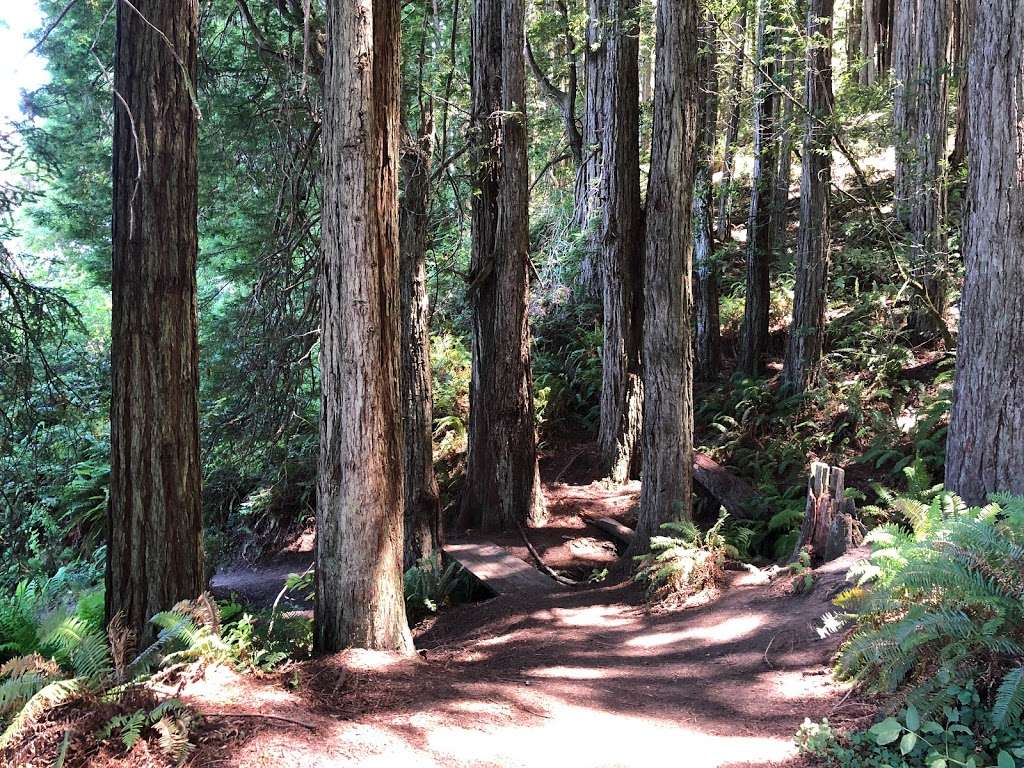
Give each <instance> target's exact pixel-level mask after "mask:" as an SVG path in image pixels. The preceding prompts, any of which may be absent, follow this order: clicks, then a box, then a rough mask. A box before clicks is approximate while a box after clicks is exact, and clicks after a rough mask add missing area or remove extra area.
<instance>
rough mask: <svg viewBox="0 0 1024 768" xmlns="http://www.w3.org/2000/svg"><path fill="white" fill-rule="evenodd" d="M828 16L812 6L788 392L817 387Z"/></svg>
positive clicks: (827, 155) (824, 273) (824, 253)
mask: <svg viewBox="0 0 1024 768" xmlns="http://www.w3.org/2000/svg"><path fill="white" fill-rule="evenodd" d="M832 14H833V0H810V5H809V6H808V10H807V74H806V82H805V92H806V99H807V117H806V120H805V128H804V143H803V166H802V173H801V177H800V230H799V235H798V240H797V252H796V287H795V289H794V291H793V293H794V296H793V299H794V301H793V321H792V323H791V324H790V329H789V340H788V345H787V347H786V360H785V364H784V366H783V375H782V379H783V383H784V384H785V385H786V386H788V387H789V389H790V390H791V391H792V392H803V391H805V390H807V389H808V388H809V387H812V386H814V385H815V383H816V382H817V378H818V373H819V370H820V365H821V352H822V347H823V345H824V337H825V309H826V307H827V288H828V272H829V261H830V246H831V242H830V238H829V208H830V188H831V182H832V131H831V128H830V126H831V123H832Z"/></svg>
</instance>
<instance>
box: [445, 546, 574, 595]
mask: <svg viewBox="0 0 1024 768" xmlns="http://www.w3.org/2000/svg"><path fill="white" fill-rule="evenodd" d="M444 552H445V554H446V555H448V557H450V558H452V559H453V560H455V561H457V562H458V563H459V564H460V565H461V566H462V567H463V568H465V569H466V570H467V571H469V572H470V573H472V574H473V575H474V576H476V577H477V578H478V579H480V581H482V582H483V583H484V584H485V585H487V587H488V588H489V589H491V590H492V591H494V592H495V593H496V594H499V595H507V594H509V593H511V592H550V591H553V590H554V589H555V588H556V586H557V585H556V584H555V582H554V581H553V580H552V579H549V578H548V577H547V576H545V575H544V574H542V573H541V572H540V571H538V570H537V569H536V568H533V567H531V566H530V565H528V564H527V563H524V562H523V561H522V560H520V559H519V558H518V557H515V556H514V555H512V554H511V553H509V551H508V550H506V549H504V548H503V547H499V546H498V545H497V544H491V543H488V542H463V543H460V544H446V545H445V547H444Z"/></svg>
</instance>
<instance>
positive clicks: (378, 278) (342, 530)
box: [315, 0, 413, 653]
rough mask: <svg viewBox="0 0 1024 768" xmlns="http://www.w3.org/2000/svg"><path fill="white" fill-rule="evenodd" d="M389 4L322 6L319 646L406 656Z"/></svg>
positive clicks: (395, 14) (395, 90) (395, 6)
mask: <svg viewBox="0 0 1024 768" xmlns="http://www.w3.org/2000/svg"><path fill="white" fill-rule="evenodd" d="M399 20H400V16H399V2H398V0H360V2H359V3H358V7H357V9H356V12H353V9H352V7H351V6H350V4H349V3H345V2H342V1H341V0H330V2H328V4H327V56H326V62H325V72H324V115H323V163H324V166H323V186H324V193H323V194H324V202H323V220H322V227H323V238H322V248H323V263H322V273H323V274H322V276H321V281H320V282H321V288H320V290H321V305H322V310H321V312H322V316H321V320H322V327H321V341H320V369H321V387H322V397H321V406H320V467H319V484H318V500H317V501H318V504H317V541H316V556H317V557H316V560H317V585H316V593H317V594H316V597H317V600H316V628H315V629H316V631H315V644H316V647H317V648H318V649H319V650H321V651H325V652H331V651H337V650H341V649H343V648H347V647H351V646H355V647H362V648H373V649H380V650H390V651H398V652H402V653H410V652H412V649H413V646H412V636H411V634H410V632H409V627H408V624H407V623H406V617H405V602H404V599H403V594H402V592H403V590H402V557H403V546H402V539H403V519H402V518H403V514H402V510H403V501H404V492H405V483H404V471H403V461H404V457H403V449H402V445H403V430H402V420H401V417H400V412H401V403H400V392H399V389H400V384H399V382H400V373H399V369H400V354H399V341H400V339H401V330H402V329H401V322H400V299H399V286H398V277H399V256H398V244H399V243H398V240H399V237H398V151H399V92H400V87H399V50H400V48H399Z"/></svg>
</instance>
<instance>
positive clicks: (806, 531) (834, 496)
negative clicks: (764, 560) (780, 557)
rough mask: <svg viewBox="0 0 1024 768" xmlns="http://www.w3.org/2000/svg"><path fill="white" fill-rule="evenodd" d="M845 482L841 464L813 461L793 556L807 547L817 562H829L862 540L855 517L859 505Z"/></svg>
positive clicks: (794, 558) (795, 556)
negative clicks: (848, 494) (830, 464)
mask: <svg viewBox="0 0 1024 768" xmlns="http://www.w3.org/2000/svg"><path fill="white" fill-rule="evenodd" d="M845 484H846V473H845V472H844V471H843V470H842V469H841V468H839V467H830V466H829V465H828V464H824V463H822V462H820V461H816V462H814V463H813V464H811V476H810V478H809V479H808V481H807V507H806V509H805V511H804V523H803V527H802V528H801V530H800V539H799V541H797V545H796V548H795V549H794V550H793V557H792V559H793V560H796V559H797V558H798V557H799V555H800V550H801V549H803V548H804V547H808V548H809V549H810V551H811V558H812V560H813V561H814V562H817V563H827V562H831V561H832V560H835V559H837V558H839V557H841V556H842V555H843V554H845V553H846V551H847V550H849V549H853V548H854V547H856V546H858V545H859V544H860V539H861V536H860V529H859V526H858V524H857V522H856V520H855V519H854V514H855V513H856V511H857V508H856V504H855V502H854V500H853V499H849V498H846V495H845V494H846V485H845Z"/></svg>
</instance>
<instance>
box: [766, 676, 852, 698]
mask: <svg viewBox="0 0 1024 768" xmlns="http://www.w3.org/2000/svg"><path fill="white" fill-rule="evenodd" d="M772 677H773V679H774V682H775V689H776V690H777V691H778V693H779V695H780V696H782V697H783V698H786V699H824V698H827V697H830V696H835V695H836V692H838V691H843V690H845V689H847V688H849V686H848V685H843V684H841V683H837V682H836V681H835V680H833V679H832V675H830V674H828V672H827V671H826V670H823V669H822V670H816V671H814V672H807V671H803V670H792V671H786V672H778V673H776V674H775V675H773V676H772Z"/></svg>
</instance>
